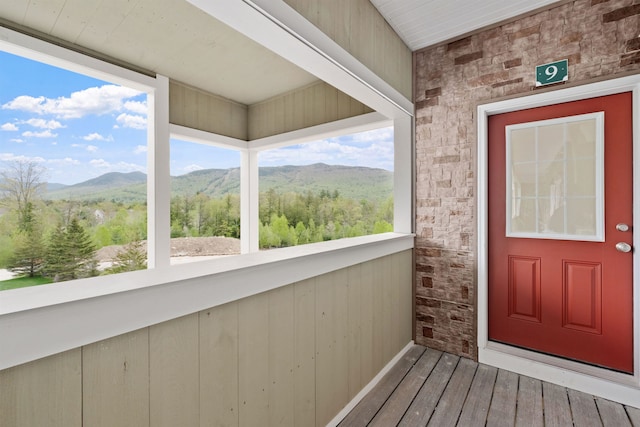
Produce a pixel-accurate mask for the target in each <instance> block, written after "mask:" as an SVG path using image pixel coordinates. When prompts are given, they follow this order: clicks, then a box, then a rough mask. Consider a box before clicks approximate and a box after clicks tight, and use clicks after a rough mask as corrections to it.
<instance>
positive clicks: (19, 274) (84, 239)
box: [0, 51, 148, 290]
mask: <svg viewBox="0 0 640 427" xmlns="http://www.w3.org/2000/svg"><path fill="white" fill-rule="evenodd" d="M0 63H2V64H3V66H2V67H1V68H0V82H1V83H0V85H1V86H2V88H1V90H0V243H1V245H0V246H1V247H2V250H0V290H5V289H13V288H17V287H23V286H32V285H39V284H44V283H50V282H54V281H66V280H71V279H78V278H84V277H92V276H97V275H104V274H112V273H118V272H124V271H130V270H135V269H142V268H146V263H147V255H146V250H145V241H146V238H147V140H148V134H147V133H148V132H147V126H148V125H147V116H148V111H147V110H148V106H147V105H148V101H147V96H148V93H147V92H145V91H144V90H141V88H135V87H132V86H127V85H126V84H123V83H114V82H109V81H105V80H102V79H97V78H94V77H91V76H88V75H84V74H79V73H77V72H73V71H69V70H66V69H63V68H59V67H56V66H53V65H49V64H45V63H42V62H39V61H37V60H33V59H29V58H25V57H21V56H18V55H14V54H12V53H9V52H5V51H0Z"/></svg>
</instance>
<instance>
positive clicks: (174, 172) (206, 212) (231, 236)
mask: <svg viewBox="0 0 640 427" xmlns="http://www.w3.org/2000/svg"><path fill="white" fill-rule="evenodd" d="M170 218H171V264H181V263H185V262H191V261H199V260H207V259H213V258H217V257H220V256H226V255H237V254H239V253H240V152H239V151H238V150H232V149H227V148H220V147H215V146H212V145H210V144H205V143H198V142H191V141H186V140H184V139H177V138H172V139H171V206H170Z"/></svg>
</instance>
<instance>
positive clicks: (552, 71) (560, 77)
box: [536, 59, 569, 86]
mask: <svg viewBox="0 0 640 427" xmlns="http://www.w3.org/2000/svg"><path fill="white" fill-rule="evenodd" d="M567 80H569V62H568V61H567V60H566V59H563V60H562V61H557V62H551V63H549V64H544V65H538V66H537V67H536V86H544V85H550V84H552V83H558V82H566V81H567Z"/></svg>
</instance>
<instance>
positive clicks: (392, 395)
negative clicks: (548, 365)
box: [339, 345, 640, 427]
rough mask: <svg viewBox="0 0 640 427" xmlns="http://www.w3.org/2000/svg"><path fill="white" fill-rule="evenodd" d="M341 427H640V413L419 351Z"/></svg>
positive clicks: (391, 373)
mask: <svg viewBox="0 0 640 427" xmlns="http://www.w3.org/2000/svg"><path fill="white" fill-rule="evenodd" d="M339 425H340V427H351V426H381V427H390V426H410V427H414V426H427V425H428V426H438V427H441V426H464V427H467V426H558V427H565V426H576V427H582V426H615V427H623V426H633V427H640V409H636V408H632V407H628V406H624V405H621V404H618V403H614V402H611V401H608V400H605V399H601V398H599V397H594V396H591V395H589V394H585V393H581V392H578V391H575V390H571V389H567V388H564V387H560V386H557V385H554V384H550V383H547V382H543V381H539V380H535V379H532V378H529V377H525V376H521V375H518V374H515V373H513V372H509V371H505V370H502V369H497V368H494V367H491V366H487V365H482V364H478V363H476V362H473V361H471V360H469V359H464V358H460V357H457V356H453V355H451V354H447V353H442V352H439V351H436V350H432V349H426V348H425V347H422V346H418V345H416V346H414V347H412V348H411V349H410V350H409V351H408V352H407V353H406V355H405V356H404V357H403V358H402V359H401V360H400V361H399V362H398V363H397V364H396V365H395V366H394V367H393V368H392V369H391V371H389V372H388V373H387V375H385V377H384V378H383V379H382V380H381V381H380V382H379V383H378V385H377V386H376V388H375V389H373V390H372V391H371V392H370V393H369V394H367V396H366V397H365V398H364V399H363V400H362V401H361V402H360V403H359V404H358V405H357V406H356V407H355V408H354V409H353V410H352V411H351V412H350V413H349V414H348V415H347V417H346V418H345V419H344V420H343V421H342V422H341V423H340V424H339Z"/></svg>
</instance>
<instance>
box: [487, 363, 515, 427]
mask: <svg viewBox="0 0 640 427" xmlns="http://www.w3.org/2000/svg"><path fill="white" fill-rule="evenodd" d="M517 397H518V375H517V374H514V373H513V372H509V371H505V370H503V369H499V370H498V377H497V378H496V384H495V387H494V389H493V399H492V400H491V406H490V407H489V415H488V416H487V425H490V426H513V425H515V418H516V402H517Z"/></svg>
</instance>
